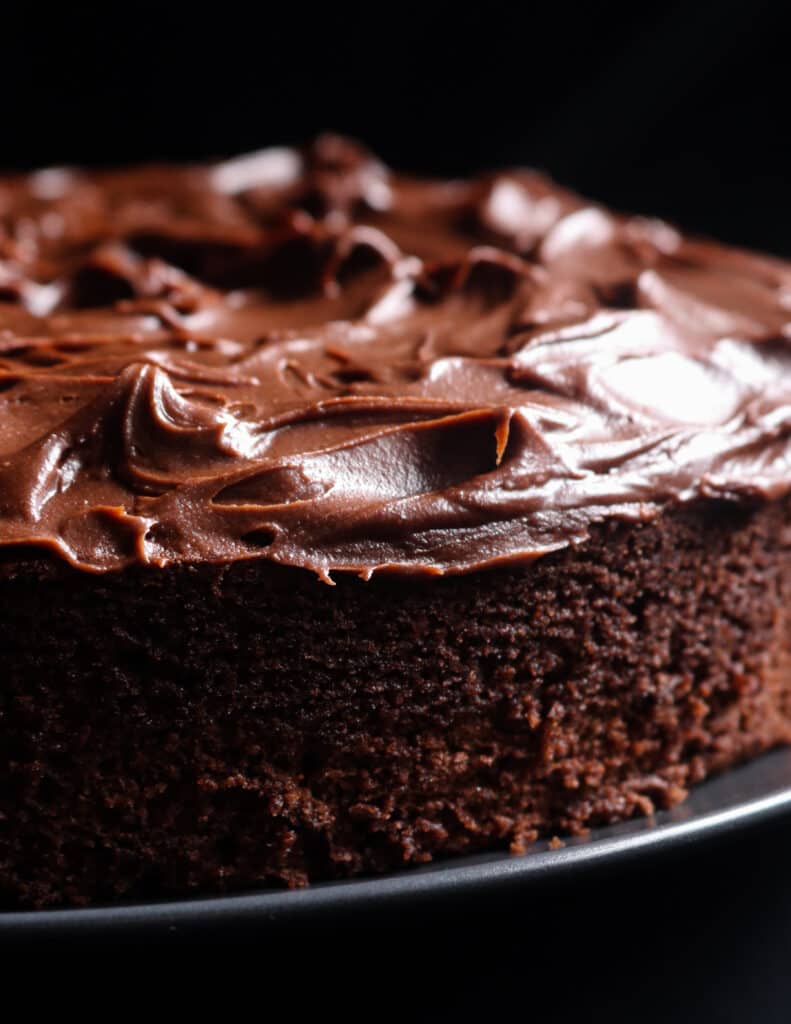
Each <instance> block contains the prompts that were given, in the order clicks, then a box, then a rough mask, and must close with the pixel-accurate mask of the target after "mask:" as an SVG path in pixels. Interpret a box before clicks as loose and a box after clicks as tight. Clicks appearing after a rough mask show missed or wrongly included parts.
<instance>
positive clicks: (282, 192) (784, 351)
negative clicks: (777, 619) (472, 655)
mask: <svg viewBox="0 0 791 1024" xmlns="http://www.w3.org/2000/svg"><path fill="white" fill-rule="evenodd" d="M789 340H791V267H789V266H788V265H787V264H785V263H783V262H782V261H780V260H775V259H772V258H771V257H765V256H759V255H756V254H752V253H746V252H743V251H739V250H736V249H731V248H727V247H725V246H721V245H718V244H716V243H713V242H707V241H701V240H698V239H691V238H686V237H684V236H683V235H681V234H680V233H679V232H678V231H677V230H676V229H675V228H673V227H671V226H669V225H667V224H664V223H661V222H658V221H654V220H650V219H646V218H640V217H627V216H623V215H620V214H615V213H612V212H610V211H607V210H605V209H603V208H601V207H600V206H598V205H596V204H592V203H587V202H585V201H584V200H583V199H581V198H579V197H577V196H575V195H574V194H573V193H570V192H568V191H567V190H565V189H562V188H560V187H558V186H556V185H555V184H554V183H552V182H551V181H549V180H548V179H546V178H544V177H542V176H541V175H538V174H536V173H535V172H528V171H519V170H516V171H513V172H510V171H504V172H501V173H497V174H489V175H483V176H481V177H479V178H477V179H473V180H471V181H465V182H437V181H424V180H419V179H413V178H408V177H406V176H402V175H397V174H393V173H391V172H390V171H388V170H387V169H386V168H385V167H384V166H383V165H382V164H381V163H380V162H379V161H377V160H376V159H375V158H374V157H372V156H371V155H370V154H369V153H367V151H365V150H364V149H363V148H362V147H360V146H358V145H357V144H355V143H352V142H350V141H348V140H344V139H340V138H337V137H334V136H327V137H322V138H320V139H318V140H317V141H316V142H315V143H314V144H313V145H311V146H309V147H307V148H306V149H304V150H302V151H296V150H288V149H275V150H268V151H263V152H262V153H259V154H253V155H251V156H246V157H241V158H239V159H237V160H231V161H226V162H224V163H220V164H216V165H214V166H206V167H187V168H178V167H144V168H139V169H132V170H122V171H105V172H93V173H88V172H82V171H77V170H74V171H73V170H62V169H56V170H47V171H43V172H38V173H36V174H33V175H28V176H18V177H13V178H6V179H0V546H2V547H5V548H9V549H14V548H25V547H30V546H33V547H39V548H44V549H48V550H50V551H51V552H53V553H55V554H56V555H58V556H60V557H61V558H63V559H65V560H66V561H68V562H69V563H71V564H72V565H74V566H76V567H78V568H81V569H84V570H88V571H106V570H112V569H119V568H122V567H124V566H126V565H129V564H133V563H135V562H138V563H146V564H152V565H155V566H162V565H167V564H169V563H172V562H196V561H211V562H225V561H233V560H238V559H246V558H266V559H270V560H272V561H274V562H279V563H283V564H288V565H295V566H301V567H304V568H307V569H310V570H312V571H314V572H315V573H317V574H318V575H319V576H320V577H321V578H322V579H324V580H325V581H327V582H331V573H332V572H334V571H350V572H356V573H359V574H360V575H362V576H363V577H365V578H369V577H370V576H371V575H372V574H373V573H375V572H377V571H385V570H386V571H400V572H410V573H428V574H436V573H449V572H465V571H471V570H475V569H479V568H483V567H486V566H490V565H495V564H498V563H503V562H510V561H520V560H528V559H530V558H534V557H537V556H539V555H541V554H544V553H546V552H549V551H552V550H556V549H558V548H561V547H563V546H565V545H568V544H570V543H577V542H579V541H582V540H584V538H585V536H586V533H587V530H588V528H589V527H590V525H591V523H593V522H596V521H600V520H602V519H604V518H606V517H609V516H620V517H631V518H637V519H639V518H647V517H650V516H652V515H655V514H656V513H657V512H658V511H659V510H660V509H661V508H662V507H663V505H664V504H666V503H667V502H670V501H687V500H690V499H692V498H695V497H698V496H707V495H710V496H722V497H738V496H753V497H759V498H764V499H771V498H774V497H777V496H779V495H781V494H784V493H785V492H786V491H788V490H789V489H790V488H791V351H790V350H789Z"/></svg>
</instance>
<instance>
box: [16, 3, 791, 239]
mask: <svg viewBox="0 0 791 1024" xmlns="http://www.w3.org/2000/svg"><path fill="white" fill-rule="evenodd" d="M786 6H787V5H786V4H784V3H781V2H778V0H774V2H773V0H750V2H744V0H738V2H736V0H698V2H694V0H693V2H686V3H678V2H675V3H662V4H651V3H649V4H633V5H631V6H630V7H628V8H623V9H621V8H620V7H617V8H616V7H615V6H613V5H607V4H601V3H587V4H570V3H563V2H556V3H554V4H541V5H537V4H532V3H530V2H527V0H523V2H521V3H513V2H511V3H508V2H503V0H484V2H480V3H476V4H473V5H464V4H462V3H447V2H442V3H432V2H430V0H424V2H423V3H414V2H412V0H401V2H393V0H391V2H389V3H376V2H369V3H337V2H335V3H326V4H321V5H313V4H311V5H309V4H306V3H301V4H300V3H296V2H293V0H292V2H291V3H288V2H286V3H279V4H277V5H273V4H266V3H260V4H255V5H254V4H247V5H241V4H236V3H233V2H228V0H226V2H223V3H219V4H214V5H211V7H208V6H205V5H198V4H193V5H191V6H190V7H186V6H183V5H178V4H164V3H160V4H152V3H146V2H140V3H137V4H135V5H127V4H124V5H116V6H115V7H113V6H111V5H98V4H97V5H93V4H87V5H80V4H71V5H60V6H59V7H57V9H56V10H54V11H49V10H48V5H47V7H45V8H43V9H42V8H36V7H34V5H26V6H25V7H19V6H18V5H10V4H9V5H5V8H4V10H3V14H2V19H0V58H1V62H0V66H1V67H2V77H3V80H4V81H5V83H6V85H7V87H10V93H9V90H8V88H7V89H6V102H4V103H3V105H2V111H1V112H0V132H1V134H0V140H1V141H0V146H2V149H0V166H5V167H18V166H31V165H34V164H47V163H60V162H91V163H104V164H107V163H114V162H119V161H131V160H138V159H143V158H147V159H155V158H178V159H192V158H201V157H209V156H214V155H226V154H231V153H234V152H239V151H243V150H249V149H253V148H256V147H259V146H264V145H269V144H272V143H299V142H302V141H305V140H306V139H308V138H310V137H311V136H312V135H314V134H315V133H316V132H318V131H321V130H326V129H332V130H335V131H340V132H345V133H349V134H352V135H356V136H359V137H361V138H362V139H364V140H365V141H366V142H368V144H369V145H370V146H371V147H373V148H374V149H375V150H376V151H377V152H378V153H379V154H380V155H381V156H382V157H383V158H384V159H385V160H386V161H388V162H390V163H392V164H395V165H398V166H400V167H402V168H407V169H412V170H417V171H426V172H437V173H443V174H454V173H467V172H469V171H473V170H476V169H480V168H484V167H488V166H499V165H504V164H514V163H520V162H521V163H531V164H536V165H538V166H541V167H544V168H546V169H548V170H550V171H551V172H552V173H553V174H554V175H555V176H556V177H558V178H560V179H561V180H562V181H563V182H565V183H568V184H570V185H573V186H575V187H576V188H578V189H580V190H582V191H584V192H587V193H588V194H590V195H592V196H595V197H596V198H600V199H603V200H606V201H609V202H610V203H612V204H614V205H617V206H620V207H622V208H624V209H634V210H637V211H640V212H646V213H656V214H660V215H664V216H667V217H670V218H672V219H676V220H678V221H680V222H682V223H684V224H686V225H688V226H690V227H691V228H694V229H696V230H698V231H702V232H705V233H711V234H715V235H719V236H721V237H723V238H725V239H727V240H732V241H734V242H739V243H745V244H751V245H756V246H761V247H764V248H767V249H772V250H775V251H777V252H780V253H788V254H791V233H789V226H790V223H789V222H790V221H791V203H790V202H789V200H788V196H787V188H788V182H789V179H790V178H791V141H790V140H789V135H790V134H791V125H790V124H789V122H790V120H791V118H790V117H789V114H790V113H791V111H790V110H789V96H790V95H791V90H790V89H789V72H788V38H789V37H788V32H787V30H786V29H785V27H784V23H783V21H784V19H783V16H784V14H785V13H786V11H785V8H786ZM108 12H115V13H108ZM9 95H10V98H9Z"/></svg>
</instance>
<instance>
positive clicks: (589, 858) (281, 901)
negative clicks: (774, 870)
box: [0, 750, 791, 938]
mask: <svg viewBox="0 0 791 1024" xmlns="http://www.w3.org/2000/svg"><path fill="white" fill-rule="evenodd" d="M783 810H788V811H789V812H791V750H778V751H775V752H773V753H771V754H767V755H765V756H764V757H761V758H759V759H758V760H756V761H753V762H751V763H750V764H747V765H745V766H743V767H740V768H736V769H734V770H732V771H730V772H727V773H725V774H724V775H722V776H720V777H719V778H715V779H712V780H710V781H708V782H706V783H704V784H703V785H701V786H698V787H696V788H695V789H694V790H693V792H692V794H691V795H690V797H689V799H688V800H687V801H686V802H685V803H683V804H681V805H680V806H678V807H676V808H675V809H674V810H672V811H666V812H662V813H660V814H657V815H655V816H654V817H651V818H641V819H636V820H633V821H627V822H623V823H622V824H620V825H610V826H607V827H605V828H600V829H595V830H593V831H592V832H591V833H590V834H589V835H588V836H586V837H585V838H581V839H570V840H568V841H567V843H566V845H565V846H564V847H562V848H560V849H556V850H555V849H550V848H549V847H548V846H547V844H546V843H536V844H535V845H534V846H533V847H531V849H530V851H529V852H528V853H527V854H525V855H524V856H522V857H512V856H509V855H508V854H505V853H495V854H485V855H480V856H474V857H461V858H457V859H455V860H448V861H444V862H442V863H438V864H432V865H430V866H427V867H425V868H418V869H414V870H412V871H409V872H402V873H400V874H395V875H389V876H386V877H384V878H370V879H362V880H358V881H348V882H327V883H322V884H318V885H313V886H311V887H309V888H306V889H299V890H293V891H269V892H255V893H245V894H243V895H237V896H217V897H210V898H200V899H191V900H179V901H162V902H158V903H143V904H128V905H120V906H111V907H95V908H90V909H84V910H46V911H29V912H22V913H17V912H6V913H0V938H11V937H17V938H21V937H23V936H30V937H32V936H35V935H41V936H44V935H48V936H52V937H54V936H56V935H57V936H67V935H69V936H78V935H80V934H82V935H88V934H96V933H99V932H101V933H104V934H107V933H109V932H113V933H123V932H127V933H132V932H137V931H140V930H144V931H146V932H149V933H150V932H154V933H156V932H161V933H167V932H169V933H172V932H174V931H181V930H183V929H189V928H191V927H204V926H207V925H216V926H240V925H247V924H253V923H255V924H256V925H264V926H268V927H275V926H277V925H278V924H283V923H289V922H290V923H294V922H296V921H298V920H303V921H307V920H308V919H314V920H315V919H316V918H323V919H327V918H328V917H332V916H333V915H340V914H346V913H348V912H349V911H354V910H363V909H366V908H368V909H371V908H375V907H381V908H383V909H384V908H390V909H392V908H394V907H397V906H398V904H399V903H402V902H403V901H408V902H410V903H412V902H416V901H419V900H426V899H439V898H448V897H453V896H456V895H464V894H465V893H470V892H472V891H476V892H478V891H480V890H482V889H484V888H488V889H491V890H495V889H497V888H502V887H505V886H518V885H529V884H532V883H536V882H539V881H542V880H549V879H550V878H554V877H557V876H560V875H570V874H578V873H580V872H582V871H583V870H584V869H586V868H588V867H591V866H594V865H597V864H598V865H602V864H610V863H620V862H622V861H624V860H626V859H627V858H632V857H636V856H638V855H639V854H646V853H649V852H651V851H653V852H662V851H668V852H669V851H670V850H672V849H676V848H678V847H681V846H683V845H684V844H688V843H691V842H694V841H697V840H700V839H703V838H705V837H707V836H715V835H717V834H721V833H724V832H727V831H731V830H733V829H736V828H740V827H743V826H745V825H747V824H749V823H751V822H758V821H761V820H764V819H766V818H768V817H770V816H771V815H775V814H778V813H780V812H781V811H783Z"/></svg>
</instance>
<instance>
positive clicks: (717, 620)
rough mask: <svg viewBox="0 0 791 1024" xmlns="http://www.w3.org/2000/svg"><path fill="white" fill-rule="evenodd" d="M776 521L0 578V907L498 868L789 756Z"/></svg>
mask: <svg viewBox="0 0 791 1024" xmlns="http://www.w3.org/2000/svg"><path fill="white" fill-rule="evenodd" d="M788 513H789V505H788V503H787V502H785V501H783V502H780V501H777V502H770V503H766V502H756V503H754V504H752V505H750V504H747V503H745V502H739V503H729V502H725V501H698V502H695V503H692V504H690V505H688V506H685V507H678V508H676V509H668V510H666V511H665V513H664V514H663V515H662V516H660V517H659V518H658V519H655V520H654V521H652V522H647V523H633V522H621V521H617V520H610V521H608V522H606V523H605V524H602V525H599V526H596V527H594V528H593V532H592V536H591V538H590V539H589V541H588V542H586V543H585V544H584V545H582V546H580V547H577V548H569V549H566V550H564V551H561V552H558V553H556V554H552V555H549V556H546V557H544V558H542V559H539V560H538V561H536V562H534V563H532V564H528V565H521V566H518V567H512V568H501V569H496V570H492V571H487V572H477V573H471V574H467V575H460V576H456V577H446V578H431V577H428V578H420V577H417V578H416V577H409V578H407V577H403V578H402V577H398V576H379V577H375V578H374V579H373V580H371V581H370V582H368V583H363V582H362V581H360V580H358V579H356V578H351V577H348V576H342V577H339V578H338V579H337V585H336V586H335V587H327V586H324V585H320V584H318V583H317V582H316V580H315V577H314V576H312V575H311V574H309V573H307V572H303V571H300V570H297V569H290V568H282V567H277V566H273V565H272V564H269V563H266V562H263V561H256V562H240V563H235V564H231V565H227V566H211V565H199V566H189V565H177V566H173V567H171V568H169V569H166V570H157V569H146V568H142V567H141V568H136V569H127V570H125V571H123V572H122V573H110V574H106V575H103V576H98V575H90V574H87V573H82V572H79V571H76V570H72V569H69V568H68V567H66V566H64V565H62V564H60V563H56V562H55V561H52V562H50V561H41V560H39V556H35V557H33V558H32V559H31V560H30V561H20V560H19V559H18V558H16V559H14V560H7V561H6V562H5V564H4V565H3V567H2V578H0V595H2V607H3V609H4V611H3V616H2V620H1V621H0V645H1V649H2V650H3V651H4V655H5V656H4V659H3V666H4V669H3V673H2V678H0V893H2V896H1V900H2V904H3V905H4V906H6V907H17V906H20V907H21V906H45V905H51V904H63V903H66V904H84V903H88V902H93V901H102V900H111V899H116V898H119V897H124V898H132V897H135V898H147V897H152V896H163V895H175V894H185V893H190V892H209V891H219V890H232V889H240V888H243V887H256V886H267V885H284V884H285V885H301V884H304V883H305V882H306V881H308V880H317V879H327V878H338V877H346V876H351V875H358V874H362V873H376V872H382V871H388V870H392V869H396V868H399V867H403V866H405V865H411V864H418V863H421V862H425V861H428V860H431V859H432V858H440V857H445V856H447V855H450V854H456V853H462V852H469V851H474V850H484V849H494V848H509V847H510V848H511V849H512V850H514V851H517V852H518V851H521V850H523V849H524V847H525V845H526V844H527V843H529V842H530V841H531V840H533V839H534V838H536V837H537V836H551V835H554V834H555V833H564V832H571V833H579V832H581V831H583V830H584V829H586V828H588V827H590V826H592V825H597V824H601V823H606V822H612V821H617V820H620V819H624V818H627V817H629V816H631V815H634V814H637V813H645V812H650V811H651V810H652V809H653V808H654V807H666V806H669V805H672V804H674V803H676V802H677V801H678V800H680V799H682V798H683V796H684V793H685V790H686V788H687V787H688V786H689V785H690V784H692V783H695V782H697V781H699V780H701V779H702V778H704V777H705V776H706V775H707V774H708V773H710V772H713V771H718V770H721V769H723V768H726V767H727V766H729V765H731V764H734V763H735V762H738V761H739V760H741V759H743V758H746V757H749V756H752V755H755V754H757V753H758V752H760V751H762V750H765V749H767V748H769V747H771V746H772V745H774V744H777V743H780V742H789V741H791V669H789V664H790V663H791V632H789V625H788V617H787V611H786V609H787V608H788V606H789V598H790V597H791V530H789V527H788Z"/></svg>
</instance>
